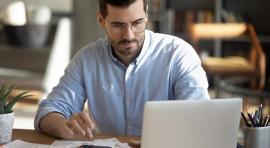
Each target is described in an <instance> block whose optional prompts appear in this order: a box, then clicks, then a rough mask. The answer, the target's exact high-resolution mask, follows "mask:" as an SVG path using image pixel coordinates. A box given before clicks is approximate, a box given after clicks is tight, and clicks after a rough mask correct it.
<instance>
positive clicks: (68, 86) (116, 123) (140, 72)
mask: <svg viewBox="0 0 270 148" xmlns="http://www.w3.org/2000/svg"><path fill="white" fill-rule="evenodd" d="M207 88H208V82H207V78H206V74H205V71H204V70H203V68H202V67H201V62H200V59H199V57H198V55H197V54H196V52H195V50H194V49H193V48H192V47H191V46H190V45H189V44H188V43H186V42H185V41H183V40H182V39H180V38H177V37H174V36H170V35H164V34H159V33H153V32H152V31H149V30H146V31H145V41H144V44H143V48H142V50H141V52H140V54H139V56H138V57H137V58H136V59H135V60H134V61H133V62H132V63H130V64H129V65H128V66H127V67H126V66H124V65H123V64H122V63H121V62H120V61H119V60H117V59H116V58H115V57H114V56H113V54H112V49H111V44H110V43H109V41H108V39H100V40H98V41H97V42H95V43H92V44H89V45H88V46H86V47H85V48H83V49H81V50H80V51H79V52H78V53H77V54H76V55H75V56H74V58H73V59H72V61H71V63H70V64H69V66H68V67H67V69H66V70H65V74H64V76H63V77H62V78H61V80H60V82H59V84H58V85H57V86H56V87H55V88H54V89H53V91H52V92H51V93H50V94H49V95H48V97H47V99H46V100H43V101H42V102H41V104H40V106H39V109H38V112H37V115H36V118H35V128H36V129H38V128H39V127H38V125H39V121H40V119H41V118H42V117H44V116H45V115H46V114H48V113H49V112H59V113H61V114H63V115H64V116H65V117H66V118H69V117H70V116H71V115H72V114H73V113H76V112H81V111H82V110H83V107H84V103H85V101H87V103H88V107H89V114H90V116H91V117H92V118H93V120H94V121H95V123H96V126H97V127H98V128H99V130H100V132H102V133H110V134H115V135H140V134H141V128H142V118H143V109H144V104H145V102H147V101H152V100H174V99H180V100H184V99H190V100H193V99H209V95H208V91H207Z"/></svg>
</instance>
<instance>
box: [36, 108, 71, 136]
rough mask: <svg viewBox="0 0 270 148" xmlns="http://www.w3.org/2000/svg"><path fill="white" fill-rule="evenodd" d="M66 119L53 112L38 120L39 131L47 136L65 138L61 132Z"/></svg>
mask: <svg viewBox="0 0 270 148" xmlns="http://www.w3.org/2000/svg"><path fill="white" fill-rule="evenodd" d="M66 120H67V119H66V118H65V117H64V116H63V115H62V114H60V113H57V112H53V113H49V114H47V115H46V116H44V117H43V118H42V119H41V120H40V124H39V126H40V129H41V131H43V132H45V133H46V134H48V135H51V136H55V137H60V138H65V135H63V133H62V132H61V128H63V125H64V122H65V121H66Z"/></svg>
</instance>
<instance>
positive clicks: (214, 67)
mask: <svg viewBox="0 0 270 148" xmlns="http://www.w3.org/2000/svg"><path fill="white" fill-rule="evenodd" d="M188 31H189V33H190V39H191V42H192V44H193V46H194V48H195V49H196V51H197V52H198V54H199V55H200V53H201V52H202V51H201V48H200V46H199V41H200V40H201V39H207V40H208V39H210V40H215V39H219V40H230V39H233V38H239V37H242V38H248V40H249V43H250V50H249V55H248V56H249V57H248V58H245V57H240V56H227V57H206V58H202V59H201V60H202V66H203V68H204V69H205V71H206V73H207V74H208V75H212V76H218V77H219V78H220V79H222V78H224V77H231V76H245V77H251V78H252V81H251V87H252V88H253V89H258V90H261V89H263V88H264V85H265V69H266V59H265V54H264V52H263V49H262V47H261V44H260V42H259V40H258V37H257V35H256V32H255V29H254V27H253V25H252V24H244V23H209V24H205V23H191V24H190V25H189V27H188Z"/></svg>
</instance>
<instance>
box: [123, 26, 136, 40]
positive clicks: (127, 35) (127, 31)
mask: <svg viewBox="0 0 270 148" xmlns="http://www.w3.org/2000/svg"><path fill="white" fill-rule="evenodd" d="M134 36H135V34H134V32H133V31H132V26H131V25H127V26H126V29H125V31H124V34H123V37H124V38H125V39H128V40H129V39H133V38H134Z"/></svg>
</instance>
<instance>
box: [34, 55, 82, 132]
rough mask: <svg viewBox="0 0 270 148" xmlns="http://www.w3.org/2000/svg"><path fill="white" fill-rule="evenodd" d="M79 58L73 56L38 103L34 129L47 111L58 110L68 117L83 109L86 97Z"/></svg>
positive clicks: (37, 127)
mask: <svg viewBox="0 0 270 148" xmlns="http://www.w3.org/2000/svg"><path fill="white" fill-rule="evenodd" d="M79 60H80V59H79V57H78V56H75V57H74V58H73V60H72V62H71V63H70V64H69V65H68V67H67V68H66V70H65V74H64V76H62V78H61V79H60V82H59V84H58V85H57V86H56V87H54V88H53V91H52V92H51V93H50V94H49V95H48V97H47V99H45V100H43V101H42V102H41V103H40V105H39V108H38V111H37V113H36V117H35V120H34V127H35V129H36V130H39V124H40V120H41V119H42V118H43V117H44V116H45V115H47V114H48V113H51V112H58V113H61V114H62V115H63V116H65V118H69V117H70V116H71V114H72V113H74V112H80V111H82V110H83V107H84V103H85V99H86V97H85V91H84V85H83V80H82V76H81V75H82V72H81V70H82V68H81V63H80V61H79Z"/></svg>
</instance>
